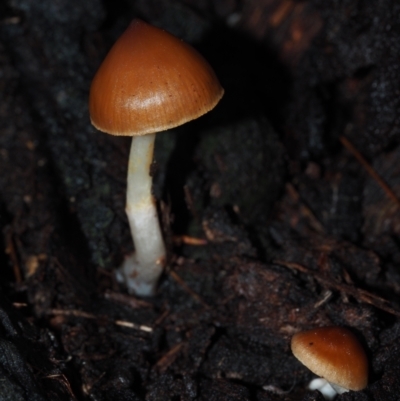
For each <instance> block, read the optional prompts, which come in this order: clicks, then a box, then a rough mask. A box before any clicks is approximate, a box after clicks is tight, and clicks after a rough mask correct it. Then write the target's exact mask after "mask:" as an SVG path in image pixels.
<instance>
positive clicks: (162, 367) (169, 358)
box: [154, 342, 184, 373]
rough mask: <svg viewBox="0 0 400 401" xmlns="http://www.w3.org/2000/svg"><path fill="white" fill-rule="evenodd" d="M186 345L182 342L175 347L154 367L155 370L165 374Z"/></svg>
mask: <svg viewBox="0 0 400 401" xmlns="http://www.w3.org/2000/svg"><path fill="white" fill-rule="evenodd" d="M183 345H184V343H183V342H181V343H179V344H176V345H175V346H173V347H172V348H171V349H170V350H169V351H168V352H167V353H166V354H165V355H163V356H162V357H161V358H160V359H159V360H158V361H157V362H156V364H155V365H154V368H155V369H157V370H159V371H160V372H161V373H163V372H165V371H166V370H167V368H168V366H170V365H171V364H172V363H173V362H174V361H175V360H176V358H177V357H178V355H179V351H180V350H181V348H182V347H183Z"/></svg>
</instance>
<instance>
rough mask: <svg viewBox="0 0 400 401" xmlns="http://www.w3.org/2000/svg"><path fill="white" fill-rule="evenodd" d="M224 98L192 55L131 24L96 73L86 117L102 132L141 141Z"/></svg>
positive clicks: (212, 76) (176, 41)
mask: <svg viewBox="0 0 400 401" xmlns="http://www.w3.org/2000/svg"><path fill="white" fill-rule="evenodd" d="M223 93H224V90H223V89H222V87H221V85H220V83H219V81H218V79H217V77H216V75H215V73H214V71H213V69H212V68H211V67H210V65H209V64H208V63H207V61H206V60H205V59H204V58H203V57H202V56H201V55H200V54H199V53H198V52H197V51H196V50H194V49H193V48H192V47H191V46H189V45H187V44H186V43H184V42H182V41H181V40H179V39H177V38H176V37H174V36H172V35H171V34H169V33H167V32H165V31H163V30H161V29H159V28H156V27H154V26H151V25H148V24H146V23H145V22H143V21H141V20H137V19H135V20H133V21H132V23H131V24H130V25H129V27H128V28H127V30H126V31H125V32H124V33H123V34H122V36H121V37H120V38H119V39H118V40H117V42H116V43H115V44H114V46H113V47H112V48H111V50H110V52H109V53H108V55H107V56H106V58H105V59H104V61H103V63H102V64H101V66H100V68H99V70H98V71H97V73H96V75H95V77H94V79H93V82H92V86H91V88H90V100H89V111H90V117H91V120H92V124H93V125H94V126H95V127H96V128H97V129H99V130H100V131H104V132H107V133H109V134H113V135H126V136H136V135H145V134H150V133H154V132H159V131H164V130H166V129H169V128H173V127H176V126H178V125H181V124H184V123H185V122H187V121H190V120H193V119H195V118H197V117H200V116H201V115H203V114H205V113H207V112H208V111H210V110H211V109H213V108H214V107H215V106H216V104H217V103H218V101H219V100H220V99H221V97H222V95H223Z"/></svg>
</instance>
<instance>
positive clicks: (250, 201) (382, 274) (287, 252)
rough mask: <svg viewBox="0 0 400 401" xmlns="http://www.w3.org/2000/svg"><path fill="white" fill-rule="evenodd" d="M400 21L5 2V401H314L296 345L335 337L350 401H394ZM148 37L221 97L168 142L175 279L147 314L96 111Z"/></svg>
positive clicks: (0, 359) (119, 174)
mask: <svg viewBox="0 0 400 401" xmlns="http://www.w3.org/2000/svg"><path fill="white" fill-rule="evenodd" d="M399 15H400V4H399V3H398V2H396V1H394V0H393V1H389V0H383V1H379V2H371V1H354V0H343V1H338V0H324V1H320V0H308V1H296V0H259V1H256V0H242V1H240V0H186V1H185V0H175V1H172V0H157V1H156V0H137V1H135V0H125V1H122V0H114V1H109V0H103V1H100V0H98V1H97V0H87V1H78V0H41V1H36V0H3V1H2V2H1V3H0V229H1V231H0V243H1V244H2V245H3V246H2V247H1V249H0V267H1V269H0V279H1V281H0V291H1V294H0V399H1V400H12V401H14V400H93V401H97V400H98V401H102V400H116V399H118V400H148V401H155V400H160V401H165V400H171V401H178V400H188V401H190V400H207V401H209V400H219V401H220V400H234V401H236V400H251V401H266V400H320V399H321V396H320V395H319V393H317V392H308V391H307V390H306V385H307V383H308V381H309V380H310V379H311V378H312V377H313V375H312V374H311V373H310V372H309V371H308V370H307V369H306V368H305V367H303V366H302V365H301V364H300V363H299V362H298V361H297V360H296V359H295V358H294V357H293V356H292V355H291V352H290V338H291V336H292V335H293V334H294V333H296V332H298V331H300V330H304V329H309V328H313V327H317V326H327V325H340V326H345V327H348V328H349V329H351V330H352V331H353V332H354V333H355V334H356V335H357V336H358V338H359V339H360V341H361V342H362V343H363V345H364V347H365V349H366V352H367V355H368V359H369V361H370V381H369V383H370V385H369V387H368V388H367V389H366V390H364V391H361V392H357V393H355V392H351V393H347V394H345V395H343V396H341V397H342V398H343V399H346V400H350V399H351V400H386V401H390V400H398V393H399V391H400V383H399V377H400V364H399V362H398V361H399V360H400V348H399V345H400V344H399V338H400V337H399V336H400V334H399V327H400V325H399V320H398V319H399V316H400V307H399V305H398V304H399V299H400V298H399V296H400V270H399V262H400V241H399V232H400V213H399V205H400V202H399V200H398V199H397V198H396V193H398V192H399V190H400V182H399V181H400V170H399V166H398V159H399V152H400V150H399V132H400V124H399V119H400V58H399V53H400V46H399V40H400V20H399ZM135 17H136V18H142V19H144V20H146V21H147V22H149V23H151V24H154V25H156V26H159V27H161V28H163V29H166V30H168V31H170V32H171V33H173V34H174V35H176V36H178V37H180V38H182V39H184V40H185V41H187V42H189V43H191V44H192V45H193V46H194V47H195V48H196V49H198V50H199V51H200V52H201V53H202V54H203V55H204V57H205V58H206V59H207V60H208V61H209V62H210V64H211V65H212V66H213V68H214V69H215V71H216V73H217V76H218V77H219V79H220V81H221V84H222V85H223V87H224V88H225V96H224V98H223V99H222V101H221V102H220V104H219V105H218V106H217V107H216V108H215V109H214V110H213V111H212V112H210V113H209V114H207V115H206V116H204V117H202V118H200V119H199V120H196V121H194V122H191V123H188V124H186V125H184V126H182V127H179V128H177V129H174V130H171V131H168V132H165V133H162V134H160V135H159V136H158V138H157V141H156V142H157V143H156V151H155V153H156V157H155V159H156V164H155V166H154V193H155V195H156V197H157V199H158V200H159V208H160V215H161V216H162V220H163V227H164V231H165V237H166V241H167V244H168V250H169V254H170V258H169V259H170V260H169V263H168V266H167V269H166V272H165V274H164V276H163V277H162V279H161V282H160V286H159V290H158V293H157V295H156V296H155V297H154V298H151V299H138V298H136V297H134V296H131V295H128V294H127V292H126V290H125V289H124V288H123V287H122V286H120V285H119V284H118V283H116V281H115V279H114V275H113V271H114V270H115V269H116V268H117V267H118V266H119V265H120V263H121V261H122V260H123V258H124V256H125V255H127V254H129V253H130V252H132V251H133V244H132V242H131V239H130V235H129V229H128V225H127V221H126V217H125V213H124V198H125V175H126V166H127V158H128V152H129V139H128V138H117V137H111V136H109V135H106V134H103V133H100V132H98V131H96V130H95V129H94V128H93V127H92V126H91V125H90V120H89V115H88V105H87V102H88V93H89V88H90V82H91V79H92V77H93V75H94V73H95V72H96V70H97V68H98V66H99V65H100V63H101V61H102V59H103V58H104V57H105V55H106V54H107V51H108V50H109V49H110V47H111V46H112V44H113V43H114V42H115V40H116V39H117V38H118V36H119V35H120V34H121V33H122V32H123V31H124V29H125V28H126V27H127V25H128V24H129V22H130V21H131V20H132V19H133V18H135ZM371 171H372V172H371ZM374 172H375V174H378V176H376V175H373V174H374ZM379 177H380V178H381V179H382V180H381V181H380V178H379ZM193 242H195V243H196V244H197V245H193ZM140 325H143V326H145V327H149V328H151V330H152V331H151V332H148V331H146V330H143V327H142V326H140Z"/></svg>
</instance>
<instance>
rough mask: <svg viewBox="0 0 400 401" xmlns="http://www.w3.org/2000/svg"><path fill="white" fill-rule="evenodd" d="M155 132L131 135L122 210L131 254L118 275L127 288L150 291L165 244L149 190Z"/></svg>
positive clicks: (156, 275)
mask: <svg viewBox="0 0 400 401" xmlns="http://www.w3.org/2000/svg"><path fill="white" fill-rule="evenodd" d="M154 140H155V134H150V135H144V136H137V137H133V138H132V145H131V151H130V155H129V166H128V188H127V194H126V209H125V210H126V214H127V216H128V221H129V225H130V228H131V234H132V238H133V242H134V245H135V254H134V255H133V256H132V257H129V258H127V259H126V260H125V262H124V264H123V266H122V271H121V273H122V275H123V276H124V281H125V282H126V285H127V286H128V290H129V291H130V292H134V293H136V294H137V295H142V296H149V295H153V294H154V292H155V289H156V285H157V281H158V279H159V277H160V275H161V273H162V271H163V266H164V262H165V246H164V241H163V238H162V233H161V228H160V224H159V222H158V216H157V209H156V206H155V201H154V199H153V196H152V194H151V186H152V179H151V176H150V167H151V163H152V161H153V149H154Z"/></svg>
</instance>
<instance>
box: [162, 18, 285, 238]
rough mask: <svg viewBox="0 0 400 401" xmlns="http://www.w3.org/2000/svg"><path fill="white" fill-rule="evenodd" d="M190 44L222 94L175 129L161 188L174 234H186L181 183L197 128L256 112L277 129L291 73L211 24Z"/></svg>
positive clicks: (240, 36) (256, 46)
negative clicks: (207, 109) (215, 102)
mask: <svg viewBox="0 0 400 401" xmlns="http://www.w3.org/2000/svg"><path fill="white" fill-rule="evenodd" d="M194 47H196V48H197V50H198V51H199V52H200V53H201V54H202V55H203V56H204V57H205V59H206V60H208V61H209V63H210V65H211V66H212V67H213V68H214V70H215V72H216V74H217V76H218V78H219V80H220V82H221V84H222V86H223V87H224V89H225V94H224V97H223V98H222V100H221V101H220V103H219V104H218V105H217V106H216V108H215V109H214V110H212V111H211V112H209V113H207V114H206V115H205V116H203V117H201V118H199V119H197V120H195V121H192V122H190V123H188V124H185V125H184V126H182V127H179V128H177V129H176V132H177V137H176V146H175V148H174V150H173V152H172V154H171V156H170V159H169V162H168V165H167V175H166V179H165V182H164V191H163V192H164V196H163V197H164V199H169V200H170V202H171V212H172V214H173V216H175V221H174V224H173V227H172V229H173V232H175V233H176V234H182V233H184V232H186V229H187V226H188V224H189V222H190V219H191V214H190V212H189V210H188V208H187V205H186V203H185V196H184V186H185V184H186V182H187V178H188V176H189V175H190V173H191V172H192V171H193V169H194V168H195V162H194V160H193V157H194V154H195V152H196V148H197V145H198V143H199V141H200V139H201V135H202V132H204V131H207V130H209V129H211V128H215V127H223V126H232V125H233V124H234V123H235V122H236V121H242V120H244V119H249V118H250V119H252V118H253V119H254V118H257V119H258V118H259V117H260V116H264V117H266V118H267V119H268V120H269V121H270V122H271V124H272V126H273V127H274V128H275V129H277V130H278V131H279V127H281V126H282V122H283V121H284V114H283V113H284V110H285V108H286V104H287V101H288V98H289V92H290V87H291V77H290V76H289V74H288V73H287V71H286V70H285V68H284V66H283V65H282V64H281V63H280V62H279V60H278V58H277V55H276V54H275V53H274V52H273V51H272V50H270V49H269V48H268V47H266V46H264V45H263V44H261V43H258V42H256V41H255V40H254V39H252V38H250V37H248V36H247V35H245V34H244V33H240V32H237V31H234V30H232V29H229V28H227V27H226V26H223V25H217V26H216V27H215V28H213V29H212V30H211V31H210V32H209V34H208V35H207V36H206V37H205V38H204V40H203V41H202V42H201V43H199V44H197V45H196V46H194Z"/></svg>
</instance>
